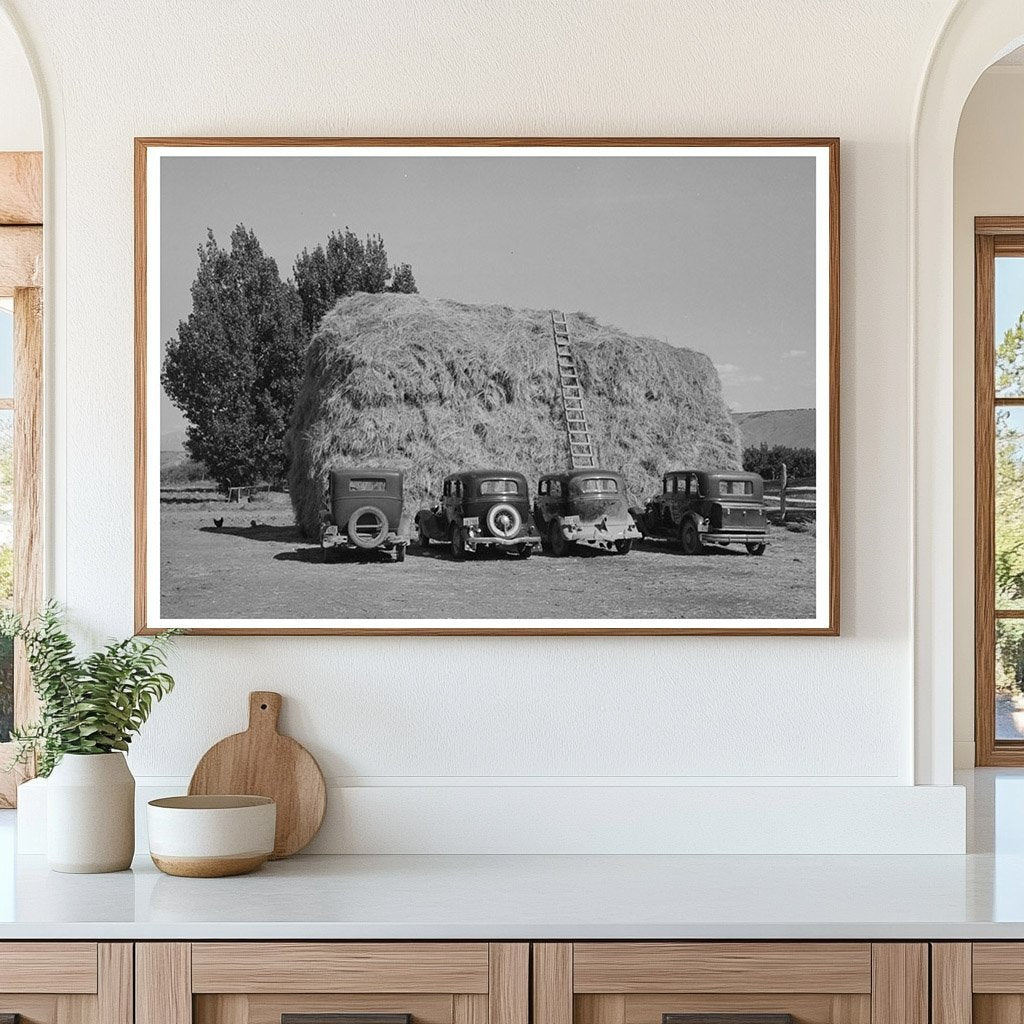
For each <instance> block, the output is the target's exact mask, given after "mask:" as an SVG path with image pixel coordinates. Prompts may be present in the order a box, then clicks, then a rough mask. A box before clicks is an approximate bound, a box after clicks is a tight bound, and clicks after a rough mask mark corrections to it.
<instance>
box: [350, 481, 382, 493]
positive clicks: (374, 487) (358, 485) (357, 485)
mask: <svg viewBox="0 0 1024 1024" xmlns="http://www.w3.org/2000/svg"><path fill="white" fill-rule="evenodd" d="M348 489H349V490H350V491H386V490H387V489H388V483H387V481H386V480H349V482H348Z"/></svg>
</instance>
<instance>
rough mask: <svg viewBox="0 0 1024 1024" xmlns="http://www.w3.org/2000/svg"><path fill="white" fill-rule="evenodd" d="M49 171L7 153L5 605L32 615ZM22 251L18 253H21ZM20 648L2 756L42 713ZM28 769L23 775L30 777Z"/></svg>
mask: <svg viewBox="0 0 1024 1024" xmlns="http://www.w3.org/2000/svg"><path fill="white" fill-rule="evenodd" d="M42 177H43V162H42V154H41V153H0V181H3V182H4V183H5V185H6V188H5V191H4V196H3V199H4V201H5V207H6V209H8V210H13V211H15V213H14V217H13V219H11V218H8V219H6V220H5V222H4V224H3V225H0V604H2V605H4V606H6V607H12V606H13V607H14V609H15V610H16V611H18V612H19V613H20V614H21V615H22V616H23V617H25V618H30V617H31V616H33V615H34V614H35V613H36V612H37V611H38V610H39V607H40V605H41V604H42V580H43V573H42V566H43V558H42V532H41V528H40V527H41V523H40V517H41V509H42V472H41V466H40V457H41V447H42V427H41V424H42V370H43V302H42V291H41V289H40V286H41V283H42V280H41V279H42V265H43V244H42V237H43V231H42V226H41V225H42V193H43V188H42ZM16 257H17V258H16ZM36 713H37V705H36V700H35V696H34V694H33V693H32V687H31V682H30V679H29V674H28V666H27V664H26V663H25V657H24V652H23V651H22V650H21V649H20V647H18V646H15V647H13V648H12V647H11V646H10V645H7V644H4V643H0V761H2V762H3V763H4V764H7V763H9V762H10V760H11V758H12V756H13V753H14V750H13V747H12V746H11V745H10V744H9V743H8V742H7V741H8V740H9V739H10V731H11V727H12V724H13V725H15V726H17V725H21V724H24V723H26V722H29V721H32V720H33V719H34V718H35V717H36ZM18 774H19V773H17V772H0V807H5V806H13V804H14V802H15V796H16V786H17V782H18V781H19V778H18ZM25 774H26V773H21V777H22V778H24V777H25Z"/></svg>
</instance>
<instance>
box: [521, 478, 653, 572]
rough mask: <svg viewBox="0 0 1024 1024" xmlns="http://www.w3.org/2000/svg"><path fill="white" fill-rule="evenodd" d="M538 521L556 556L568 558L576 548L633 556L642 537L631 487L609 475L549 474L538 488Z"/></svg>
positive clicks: (536, 515) (536, 512)
mask: <svg viewBox="0 0 1024 1024" xmlns="http://www.w3.org/2000/svg"><path fill="white" fill-rule="evenodd" d="M533 518H534V522H536V524H537V529H538V531H540V535H541V538H542V539H543V541H544V545H545V547H547V548H548V549H549V550H550V551H551V553H552V554H554V555H557V556H561V555H567V554H569V552H570V551H571V550H572V549H573V546H574V545H576V544H579V545H583V546H586V547H591V548H597V549H598V550H602V551H613V552H615V553H616V554H619V555H627V554H629V549H630V548H631V547H632V546H633V541H634V540H639V539H640V531H639V530H638V529H637V525H636V523H635V522H633V516H632V515H631V514H630V511H629V499H628V498H627V496H626V481H625V479H624V478H623V477H622V476H621V475H620V474H619V473H613V472H611V471H610V470H607V469H573V470H568V471H566V472H563V473H549V474H548V475H547V476H542V477H541V478H540V482H539V483H538V484H537V496H536V498H535V499H534V502H533Z"/></svg>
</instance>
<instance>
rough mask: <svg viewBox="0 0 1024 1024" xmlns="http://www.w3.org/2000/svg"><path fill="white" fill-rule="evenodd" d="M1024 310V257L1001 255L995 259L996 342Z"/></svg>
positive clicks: (1012, 325)
mask: <svg viewBox="0 0 1024 1024" xmlns="http://www.w3.org/2000/svg"><path fill="white" fill-rule="evenodd" d="M1022 312H1024V259H1020V258H1019V257H1016V256H1001V257H999V258H998V259H997V260H996V308H995V331H996V338H995V340H996V344H997V345H998V344H999V342H1001V341H1002V340H1003V335H1004V334H1005V333H1006V332H1007V331H1008V330H1009V329H1010V328H1011V327H1014V326H1016V324H1017V318H1018V317H1019V316H1020V315H1021V313H1022Z"/></svg>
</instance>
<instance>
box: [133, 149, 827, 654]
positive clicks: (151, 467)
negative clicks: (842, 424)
mask: <svg viewBox="0 0 1024 1024" xmlns="http://www.w3.org/2000/svg"><path fill="white" fill-rule="evenodd" d="M411 153H412V154H413V155H430V156H438V157H444V158H450V159H460V158H468V157H476V156H486V155H497V156H509V157H511V156H526V157H556V156H561V155H567V156H570V157H572V158H574V159H579V160H582V159H583V158H585V157H591V156H603V155H609V156H630V157H634V158H637V159H638V158H640V157H645V156H649V155H654V156H658V157H673V156H678V157H679V159H680V160H684V159H690V158H693V159H696V158H699V157H705V156H720V157H721V158H722V159H723V160H732V159H734V158H736V159H739V158H745V157H758V158H766V157H774V156H779V157H803V158H807V157H810V158H813V161H814V163H813V167H814V171H813V181H814V186H813V203H814V237H815V239H816V242H815V244H814V246H813V250H814V261H815V262H814V266H815V271H814V274H815V276H814V281H815V286H814V287H815V289H816V290H815V292H814V296H815V298H814V323H815V328H814V335H813V343H814V347H813V353H814V356H815V368H816V376H815V384H814V387H815V391H814V393H815V395H816V400H815V403H814V408H813V410H812V411H813V423H814V428H813V429H814V435H813V436H814V437H815V440H816V445H815V447H816V450H817V464H818V466H819V467H820V466H821V465H825V466H826V467H827V470H826V472H825V473H821V472H820V471H819V473H818V475H817V476H816V477H815V478H814V479H815V480H816V491H815V487H814V485H813V484H812V486H811V488H810V490H811V492H812V495H814V497H813V498H812V499H811V500H812V504H813V502H814V500H816V502H817V505H816V509H815V514H818V518H817V521H816V526H815V531H814V538H815V539H814V543H813V545H812V547H813V562H814V566H815V570H814V574H813V599H810V598H809V599H808V600H809V604H808V607H810V606H811V605H813V611H812V612H811V613H810V614H807V615H800V616H793V617H786V618H781V617H780V618H777V619H776V618H764V617H762V618H756V619H755V618H753V617H751V616H749V615H747V616H741V617H738V618H737V617H729V616H719V617H718V618H714V617H712V618H708V619H705V618H697V617H695V616H693V615H689V616H687V617H680V616H677V615H668V616H667V617H660V618H650V619H648V618H628V617H627V618H615V619H612V618H610V617H609V618H607V619H605V618H600V619H584V618H576V617H570V616H568V615H566V616H559V617H558V618H544V619H536V620H534V619H531V618H525V617H518V618H507V619H500V618H499V619H495V618H487V619H481V620H479V621H478V620H477V619H476V618H458V617H457V616H456V617H448V618H445V619H443V620H442V619H425V618H424V619H420V618H416V617H410V618H390V617H389V618H381V617H370V618H363V619H359V618H344V619H341V618H339V619H330V618H326V619H325V618H323V617H317V616H311V617H310V618H302V617H295V616H291V617H285V618H276V617H272V616H259V617H255V618H253V617H246V616H242V615H239V616H234V615H231V614H219V613H218V614H216V615H214V616H212V617H211V616H210V615H194V616H190V615H187V614H182V613H180V612H177V613H174V614H167V613H165V610H164V608H163V602H164V601H165V591H164V590H162V589H161V580H162V577H163V574H164V573H166V572H169V570H168V569H167V566H166V564H165V563H164V562H162V561H161V549H160V547H159V541H158V533H157V531H158V530H159V528H160V523H159V519H160V512H161V505H160V501H159V490H160V486H159V479H160V476H159V471H158V463H159V461H160V457H161V451H162V449H161V447H160V445H161V437H160V433H159V427H158V424H159V422H160V421H159V412H154V408H155V407H157V406H158V401H157V400H158V398H159V397H160V394H161V388H160V385H161V376H160V367H161V366H162V365H163V363H162V360H163V359H164V355H163V352H162V350H161V348H160V346H161V345H162V344H164V343H165V342H166V340H167V331H166V330H164V331H163V336H162V337H160V336H158V334H159V332H160V330H161V328H160V326H159V325H160V317H161V311H160V309H159V308H155V304H158V303H159V301H160V295H159V292H160V288H161V285H160V283H159V282H160V277H159V275H160V269H154V263H155V262H156V261H157V260H158V259H159V254H158V253H157V251H156V249H157V247H158V242H157V241H156V240H157V239H158V238H161V237H162V236H161V235H160V232H159V218H160V217H161V201H162V199H161V192H160V189H161V188H162V187H163V183H165V182H166V176H164V177H163V178H161V171H160V168H161V167H166V166H168V165H167V164H166V163H165V162H162V161H167V160H169V159H173V158H175V157H187V158H189V159H193V158H195V159H197V160H199V159H202V158H204V157H205V158H210V157H215V156H231V157H236V158H237V157H240V156H244V157H248V156H258V157H263V156H303V155H315V156H317V157H320V156H321V155H322V156H323V157H324V158H327V157H332V158H335V159H337V158H339V157H343V156H358V157H365V156H368V155H380V156H383V157H387V158H391V159H395V158H397V157H398V156H402V155H406V154H411ZM225 166H226V165H225ZM346 216H348V214H346ZM339 223H343V222H340V221H339ZM155 225H157V226H155ZM359 230H360V231H373V230H376V229H375V228H373V226H372V225H360V227H359ZM750 237H752V235H750V234H748V238H750ZM839 239H840V235H839V140H838V139H835V138H768V139H747V138H697V139H693V138H661V137H659V138H599V137H593V138H589V137H588V138H506V137H502V138H486V137H479V138H415V137H411V138H369V137H358V138H288V137H285V138H274V137H266V138H262V137H261V138H233V137H224V138H158V137H146V138H137V139H136V140H135V338H136V347H135V351H136V360H135V384H136V407H135V489H136V493H135V626H136V631H137V632H138V633H141V634H150V633H154V632H157V631H159V630H160V629H162V628H166V627H167V626H170V625H175V626H178V627H181V628H185V629H188V630H189V631H190V632H194V633H200V634H209V635H230V634H261V635H288V634H294V635H311V634H337V635H367V636H384V635H509V636H511V635H555V636H571V635H589V636H602V635H604V636H610V635H651V636H657V635H729V636H745V635H747V636H750V635H795V636H836V635H838V633H839V603H840V601H839V599H840V590H839V582H840V571H839V569H840V538H839V500H840V468H839V398H840V388H839V369H840V365H839ZM314 241H315V239H312V238H311V239H310V244H312V243H313V242H314ZM201 242H202V239H196V245H199V244H200V243H201ZM751 244H752V243H751ZM161 269H163V270H166V265H164V266H163V267H162V268H161ZM281 276H282V278H283V277H284V276H285V268H282V270H281ZM452 298H453V299H456V300H458V299H459V296H457V295H456V296H452ZM597 319H598V320H600V319H601V317H600V315H598V317H597ZM556 340H557V335H556ZM647 340H649V339H647ZM556 349H557V346H556ZM563 394H564V392H563ZM566 419H568V416H566ZM155 428H156V433H155ZM739 436H740V435H739V432H738V429H737V433H736V437H737V438H739ZM570 442H571V434H570ZM735 443H738V442H735ZM569 450H570V451H572V448H571V444H570V448H569ZM737 450H738V449H737ZM595 461H596V457H595ZM458 468H460V467H458V466H452V469H453V470H454V469H458ZM461 468H468V467H461ZM508 468H510V469H512V468H515V467H511V466H509V467H508ZM661 468H662V469H666V468H672V467H671V466H668V465H666V466H663V467H661ZM689 468H691V469H694V468H708V467H696V466H694V467H689ZM238 482H240V483H242V482H244V481H238ZM257 482H258V481H255V480H254V481H251V482H250V483H251V484H253V485H255V484H256V483H257ZM229 484H230V485H231V486H232V490H233V491H235V492H237V493H238V496H239V498H240V500H241V499H242V498H248V499H250V500H251V499H252V497H253V489H254V488H253V487H251V486H249V485H248V484H247V485H246V486H243V487H241V488H239V487H235V486H234V485H233V482H232V481H228V482H227V483H223V482H222V486H224V487H227V486H228V485H229ZM529 484H530V487H531V493H532V489H533V488H534V487H535V486H536V477H534V478H533V479H531V480H530V481H529ZM154 491H155V492H156V496H155V497H154ZM439 492H440V481H439V480H438V481H437V490H436V491H435V493H439ZM646 493H647V494H649V493H650V491H647V492H646ZM228 496H231V494H230V492H229V493H228ZM636 496H637V497H641V495H640V494H637V495H636ZM822 506H824V508H823V507H822ZM820 513H824V514H820ZM785 514H786V513H785V505H784V504H783V510H782V515H783V517H785ZM209 519H210V522H209V523H207V524H206V525H204V526H202V527H201V529H203V530H205V531H208V532H210V533H212V531H213V529H215V528H216V529H220V528H221V527H220V526H219V525H215V524H216V523H217V520H218V519H219V520H220V523H221V524H223V523H224V521H225V517H224V515H220V516H219V517H218V516H214V515H211V516H209ZM707 522H708V520H706V521H705V525H704V527H703V528H704V529H708V526H707ZM244 528H245V526H244V524H243V525H241V526H239V528H238V529H239V531H241V530H243V529H244ZM252 529H253V530H254V531H258V530H259V529H260V526H259V524H258V521H257V518H256V517H255V516H254V517H253V518H252ZM785 532H786V531H783V534H785ZM808 532H809V531H808ZM517 536H518V535H517ZM708 536H711V534H708ZM321 542H322V541H321ZM650 543H653V542H650ZM794 543H795V541H794ZM734 550H735V548H734ZM770 552H771V548H770V547H769V556H768V557H767V558H765V559H764V560H763V561H764V562H765V563H767V562H768V561H769V560H770ZM286 554H287V555H288V556H289V557H292V556H291V554H290V553H287V552H282V555H281V557H284V555H286ZM300 557H304V556H303V555H302V552H301V551H296V553H295V555H294V558H295V559H298V558H300ZM633 560H634V561H636V559H635V558H634V559H633ZM625 561H626V562H628V561H629V560H625ZM535 564H536V560H535ZM723 564H724V563H723ZM395 568H398V567H395ZM214 571H216V570H214ZM399 571H400V570H399ZM378 578H379V579H384V578H385V577H383V576H381V577H378ZM456 585H457V584H456V582H455V581H453V580H451V579H450V578H449V579H448V582H446V583H444V584H440V583H439V591H438V592H439V593H444V592H445V591H446V588H449V589H450V588H452V587H454V586H456ZM382 586H387V584H382ZM786 591H787V587H786V586H785V585H781V586H779V587H778V588H777V592H780V593H782V594H785V593H786ZM311 593H312V591H311Z"/></svg>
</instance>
